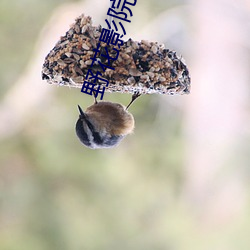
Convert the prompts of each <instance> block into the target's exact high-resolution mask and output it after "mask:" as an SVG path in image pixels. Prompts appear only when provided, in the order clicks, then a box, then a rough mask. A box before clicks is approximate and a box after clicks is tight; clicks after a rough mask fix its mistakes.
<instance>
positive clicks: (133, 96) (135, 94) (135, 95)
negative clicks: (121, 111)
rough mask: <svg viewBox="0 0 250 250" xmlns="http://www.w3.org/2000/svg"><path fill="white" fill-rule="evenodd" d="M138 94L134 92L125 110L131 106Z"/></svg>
mask: <svg viewBox="0 0 250 250" xmlns="http://www.w3.org/2000/svg"><path fill="white" fill-rule="evenodd" d="M140 95H141V94H140V92H139V91H136V92H135V93H134V94H133V95H132V99H131V102H130V103H129V104H128V106H127V107H126V110H127V109H128V108H129V107H130V106H131V104H132V103H133V102H134V101H135V100H136V99H137V98H138V97H139V96H140Z"/></svg>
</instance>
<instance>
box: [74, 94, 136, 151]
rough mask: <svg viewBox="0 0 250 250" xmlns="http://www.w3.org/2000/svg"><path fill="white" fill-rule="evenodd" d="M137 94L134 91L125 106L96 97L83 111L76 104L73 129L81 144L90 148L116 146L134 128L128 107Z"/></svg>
mask: <svg viewBox="0 0 250 250" xmlns="http://www.w3.org/2000/svg"><path fill="white" fill-rule="evenodd" d="M139 96H140V94H139V93H138V92H136V93H135V94H134V95H133V96H132V100H131V102H130V103H129V104H128V106H127V107H125V106H123V105H121V104H119V103H113V102H107V101H101V102H97V100H96V98H95V103H94V104H93V105H91V106H90V107H88V108H87V109H86V111H85V112H83V110H82V108H81V107H80V106H79V105H78V109H79V112H80V115H79V118H78V120H77V122H76V128H75V129H76V134H77V136H78V138H79V139H80V141H81V142H82V144H84V145H85V146H86V147H88V148H91V149H97V148H111V147H114V146H117V145H118V144H119V142H120V141H121V140H122V139H123V138H124V137H125V136H126V135H128V134H131V133H132V132H133V130H134V126H135V121H134V117H133V115H132V114H131V113H129V112H128V108H129V106H130V105H131V104H132V103H133V102H134V101H135V99H136V98H137V97H139Z"/></svg>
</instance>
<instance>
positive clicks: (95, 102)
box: [93, 90, 98, 104]
mask: <svg viewBox="0 0 250 250" xmlns="http://www.w3.org/2000/svg"><path fill="white" fill-rule="evenodd" d="M93 92H94V95H93V96H94V99H95V103H94V104H97V103H98V102H97V99H96V92H95V91H94V90H93Z"/></svg>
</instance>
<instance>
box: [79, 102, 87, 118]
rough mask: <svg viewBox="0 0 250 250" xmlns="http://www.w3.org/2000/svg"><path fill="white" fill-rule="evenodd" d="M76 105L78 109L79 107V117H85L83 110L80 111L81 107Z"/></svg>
mask: <svg viewBox="0 0 250 250" xmlns="http://www.w3.org/2000/svg"><path fill="white" fill-rule="evenodd" d="M77 106H78V109H79V112H80V117H81V118H86V116H85V114H84V112H83V111H82V108H81V107H80V106H79V105H77Z"/></svg>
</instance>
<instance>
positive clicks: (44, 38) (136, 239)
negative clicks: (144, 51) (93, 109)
mask: <svg viewBox="0 0 250 250" xmlns="http://www.w3.org/2000/svg"><path fill="white" fill-rule="evenodd" d="M108 4H109V3H108V1H104V0H102V1H100V0H98V1H97V0H95V1H94V0H93V1H87V0H86V1H69V0H68V1H67V0H65V1H62V0H54V1H49V0H44V1H38V0H18V1H15V0H13V1H7V0H1V2H0V55H1V59H0V82H1V85H0V98H1V99H0V122H1V125H0V249H1V250H31V249H32V250H33V249H36V250H51V249H53V250H57V249H60V250H63V249H65V250H69V249H70V250H101V249H102V250H108V249H109V250H110V249H119V250H123V249H124V250H125V249H126V250H127V249H130V250H132V249H135V250H140V249H141V250H142V249H143V250H147V249H148V250H149V249H150V250H152V249H154V250H189V249H190V250H191V249H192V250H198V249H199V250H209V249H213V250H216V249H218V250H224V249H225V250H234V249H241V250H249V249H250V214H249V211H250V204H249V198H250V186H249V176H250V171H249V167H250V157H249V155H250V154H249V153H250V150H249V147H250V142H249V137H250V136H249V135H250V129H249V128H250V118H249V114H250V102H249V80H250V79H249V78H250V75H249V62H250V56H249V48H250V46H249V45H250V42H249V41H250V39H249V34H250V32H249V29H250V22H249V20H250V2H249V1H243V0H242V1H233V0H229V1H223V0H218V1H215V0H212V1H209V3H208V2H207V1H205V0H201V1H198V0H197V1H195V0H193V1H184V0H183V1H182V0H176V1H174V0H172V1H165V0H162V1H157V2H155V1H153V0H147V1H146V0H144V1H137V5H136V6H135V7H133V8H132V10H133V14H134V16H133V18H132V23H131V24H130V25H127V26H126V28H127V29H126V31H127V33H128V35H127V37H128V38H129V37H132V38H135V39H137V40H140V39H149V40H154V41H159V42H162V43H165V46H166V47H167V48H169V49H173V50H176V51H177V53H178V54H182V55H183V57H184V58H185V59H186V63H187V65H188V66H189V69H190V72H191V77H192V92H191V94H190V95H189V96H159V95H147V96H143V97H140V98H139V99H138V100H137V101H136V103H135V104H134V105H133V106H132V107H131V109H130V111H131V113H133V115H134V117H135V120H136V129H135V132H134V134H132V135H130V136H128V137H127V138H126V139H124V140H123V141H122V143H121V144H120V145H119V146H118V147H116V148H113V149H104V150H90V149H87V148H85V147H83V146H82V145H81V144H80V143H79V141H78V139H77V137H76V135H75V131H74V126H75V122H76V120H77V117H78V111H77V104H80V105H81V106H82V107H87V106H89V105H91V104H92V102H93V100H92V98H91V97H89V96H87V95H84V94H82V93H81V92H80V89H69V88H66V87H57V86H51V85H48V84H47V83H46V82H42V81H41V67H42V62H43V59H44V57H45V56H46V54H47V53H48V52H49V50H50V49H52V47H53V46H54V44H55V42H56V41H57V39H58V38H59V37H60V35H63V34H64V33H60V32H61V31H60V27H61V26H62V27H63V28H62V30H65V31H66V30H67V29H68V27H69V25H70V24H71V23H73V21H74V17H76V16H77V15H78V14H79V13H81V12H83V13H85V14H87V15H91V16H92V18H93V20H94V22H95V23H96V24H98V23H99V22H103V23H104V20H105V17H106V16H105V15H106V12H105V10H106V9H107V8H108ZM65 31H63V32H65ZM56 32H58V34H57V33H56ZM232 37H233V38H232ZM130 98H131V96H129V95H122V94H108V93H106V94H105V99H106V100H110V101H114V102H120V103H122V104H124V105H126V104H127V103H128V102H129V100H130Z"/></svg>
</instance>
